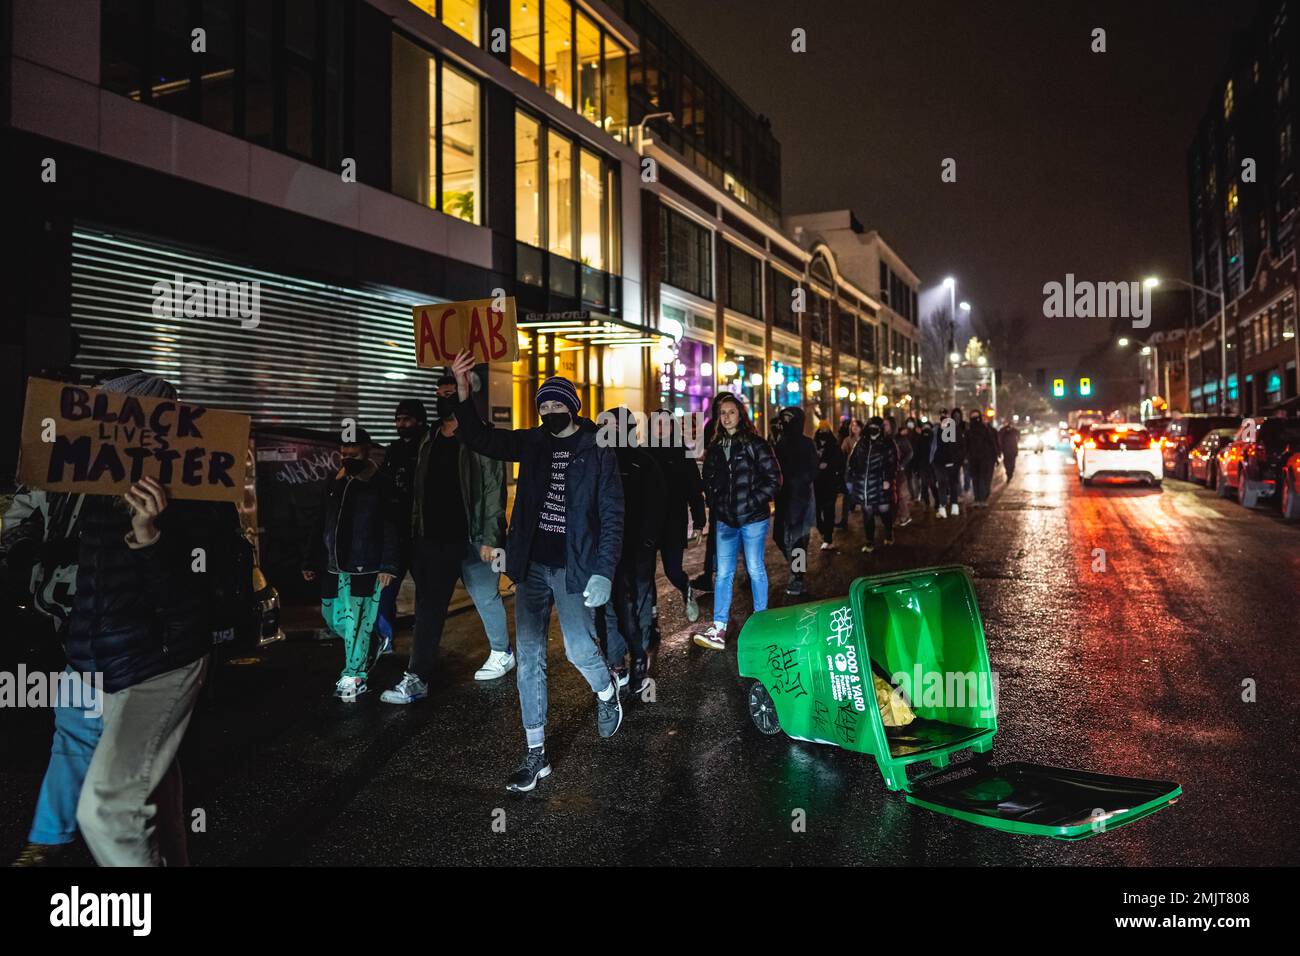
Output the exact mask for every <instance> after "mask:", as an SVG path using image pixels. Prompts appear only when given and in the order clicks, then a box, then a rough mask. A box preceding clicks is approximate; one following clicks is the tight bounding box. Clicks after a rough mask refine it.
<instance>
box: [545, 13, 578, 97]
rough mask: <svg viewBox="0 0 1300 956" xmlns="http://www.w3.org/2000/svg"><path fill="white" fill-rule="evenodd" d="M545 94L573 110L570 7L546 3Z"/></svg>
mask: <svg viewBox="0 0 1300 956" xmlns="http://www.w3.org/2000/svg"><path fill="white" fill-rule="evenodd" d="M545 16H546V92H547V93H550V94H551V95H552V96H554V97H555V98H556V99H557V100H559V101H560V102H561V103H563V104H564V105H565V106H568V107H570V108H572V107H573V5H572V4H570V3H569V0H546V9H545Z"/></svg>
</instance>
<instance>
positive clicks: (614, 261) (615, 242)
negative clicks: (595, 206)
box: [605, 166, 623, 275]
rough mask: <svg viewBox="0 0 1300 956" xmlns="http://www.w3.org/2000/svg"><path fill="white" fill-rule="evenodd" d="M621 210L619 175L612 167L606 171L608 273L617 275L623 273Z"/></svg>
mask: <svg viewBox="0 0 1300 956" xmlns="http://www.w3.org/2000/svg"><path fill="white" fill-rule="evenodd" d="M620 208H621V204H620V203H619V196H618V173H616V172H614V168H613V167H612V166H611V167H609V168H608V169H606V170H605V210H606V213H607V215H606V219H607V221H606V224H605V229H606V232H607V233H608V235H609V265H608V267H607V268H606V270H605V271H606V272H610V273H613V274H614V275H617V274H619V273H621V272H622V271H623V234H622V231H623V226H622V223H621V222H620V220H619V216H618V212H619V209H620Z"/></svg>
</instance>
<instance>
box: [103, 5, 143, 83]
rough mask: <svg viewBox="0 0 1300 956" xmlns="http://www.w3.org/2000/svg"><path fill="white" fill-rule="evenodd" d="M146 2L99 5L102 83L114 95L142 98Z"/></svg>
mask: <svg viewBox="0 0 1300 956" xmlns="http://www.w3.org/2000/svg"><path fill="white" fill-rule="evenodd" d="M144 13H145V11H144V0H104V3H103V4H101V6H100V14H99V15H100V43H99V49H100V68H99V77H100V80H99V81H100V84H101V85H102V86H103V87H104V89H106V90H110V91H111V92H113V93H121V94H122V95H124V96H129V97H130V98H131V99H133V100H139V99H140V80H141V78H142V77H143V76H144V70H145V66H144V63H145V55H146V51H145V44H144V40H145V38H146V37H147V36H148V35H149V34H148V31H147V30H146V29H145V17H144Z"/></svg>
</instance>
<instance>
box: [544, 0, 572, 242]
mask: <svg viewBox="0 0 1300 956" xmlns="http://www.w3.org/2000/svg"><path fill="white" fill-rule="evenodd" d="M547 6H550V4H547ZM547 187H548V189H547V197H546V218H547V223H548V228H547V239H548V242H547V247H548V248H549V249H550V250H551V252H553V253H555V254H556V255H558V256H564V257H565V258H568V259H572V258H573V205H574V197H573V143H571V142H570V141H569V140H568V139H566V138H565V137H563V136H561V135H560V134H559V133H556V132H551V133H550V135H549V136H548V137H547Z"/></svg>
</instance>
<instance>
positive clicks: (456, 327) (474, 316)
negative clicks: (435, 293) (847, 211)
mask: <svg viewBox="0 0 1300 956" xmlns="http://www.w3.org/2000/svg"><path fill="white" fill-rule="evenodd" d="M411 313H412V315H413V317H414V319H415V364H416V365H418V366H420V367H421V368H441V367H445V366H448V365H450V364H451V363H452V361H453V360H454V359H455V358H456V356H457V354H459V353H460V352H461V351H462V350H464V349H469V350H470V351H471V352H473V353H474V360H475V362H477V363H482V362H513V361H515V360H516V359H518V358H519V336H518V333H517V332H516V325H515V300H514V297H513V296H504V297H502V298H500V299H474V300H473V301H470V302H440V303H438V304H437V305H417V306H416V307H415V308H413V309H412V310H411Z"/></svg>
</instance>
